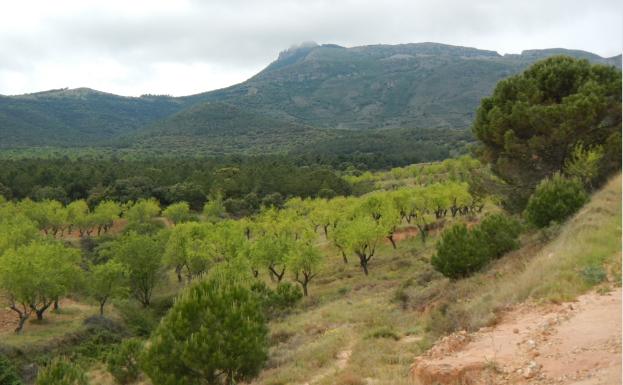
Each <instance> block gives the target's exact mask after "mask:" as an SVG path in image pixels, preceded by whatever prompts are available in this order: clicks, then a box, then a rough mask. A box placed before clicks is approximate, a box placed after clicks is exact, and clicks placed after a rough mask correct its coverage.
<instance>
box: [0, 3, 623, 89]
mask: <svg viewBox="0 0 623 385" xmlns="http://www.w3.org/2000/svg"><path fill="white" fill-rule="evenodd" d="M0 4H2V8H1V9H2V11H1V12H0V58H1V60H0V94H5V95H7V94H19V93H26V92H35V91H40V90H46V89H52V88H62V87H70V88H73V87H90V88H95V89H99V90H102V91H107V92H113V93H117V94H121V95H140V94H143V93H158V94H171V95H186V94H192V93H197V92H202V91H207V90H211V89H216V88H221V87H224V86H228V85H231V84H234V83H237V82H240V81H243V80H244V79H246V78H248V77H250V76H252V75H253V74H255V73H256V72H258V71H259V70H261V69H262V68H263V67H265V66H266V65H267V64H268V63H269V62H270V61H272V60H274V59H275V58H276V56H277V55H278V53H279V51H281V50H283V49H286V48H288V47H289V46H291V45H293V44H297V43H300V42H302V41H316V42H318V43H335V44H340V45H344V46H356V45H366V44H379V43H384V44H396V43H411V42H422V41H433V42H440V43H447V44H455V45H465V46H471V47H477V48H482V49H491V50H496V51H498V52H500V53H519V52H521V51H522V50H524V49H532V48H551V47H563V48H573V49H583V50H587V51H591V52H594V53H597V54H599V55H602V56H614V55H617V54H619V53H621V51H622V49H623V48H622V46H623V2H622V1H621V0H590V1H587V0H578V1H576V0H523V1H519V0H471V1H464V0H427V1H422V0H382V1H379V0H376V1H375V0H358V1H355V0H204V1H200V0H55V1H49V0H40V1H35V0H20V1H10V0H0Z"/></svg>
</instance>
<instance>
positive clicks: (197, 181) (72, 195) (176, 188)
mask: <svg viewBox="0 0 623 385" xmlns="http://www.w3.org/2000/svg"><path fill="white" fill-rule="evenodd" d="M350 193H351V188H350V185H349V183H348V182H346V181H345V180H344V179H342V178H341V177H340V176H338V175H337V174H336V173H335V172H334V171H333V170H331V169H330V168H328V167H326V166H321V165H311V166H301V165H297V164H295V163H294V162H293V161H292V160H290V159H288V158H285V157H253V158H251V157H249V158H242V157H232V158H228V159H151V160H119V159H102V158H99V159H98V158H77V159H70V158H67V157H65V158H54V159H13V160H10V159H4V160H0V195H2V196H4V197H5V198H8V199H23V198H27V197H29V198H32V199H34V200H44V199H55V200H58V201H60V202H69V201H73V200H78V199H85V200H86V201H87V203H88V204H89V205H90V206H94V205H96V204H98V203H99V202H101V201H103V200H115V201H118V202H128V201H136V200H138V199H142V198H149V197H154V198H156V199H158V200H159V201H160V202H161V203H162V204H165V205H168V204H170V203H173V202H178V201H186V202H188V203H189V204H190V205H191V207H192V208H195V209H200V208H201V207H202V206H203V203H204V202H205V201H206V200H207V199H208V197H210V196H215V195H219V196H220V197H222V199H223V200H224V202H225V204H226V206H229V207H231V208H232V209H233V210H234V211H238V212H241V213H243V212H244V211H247V210H249V211H253V210H254V208H255V207H259V206H260V204H261V203H262V200H271V203H276V204H278V203H279V202H280V201H282V200H284V199H285V198H287V197H293V196H298V197H331V196H335V195H349V194H350Z"/></svg>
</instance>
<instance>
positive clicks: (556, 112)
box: [473, 56, 621, 208]
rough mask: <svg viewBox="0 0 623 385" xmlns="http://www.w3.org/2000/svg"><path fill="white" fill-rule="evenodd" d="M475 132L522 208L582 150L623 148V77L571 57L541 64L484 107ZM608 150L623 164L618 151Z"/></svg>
mask: <svg viewBox="0 0 623 385" xmlns="http://www.w3.org/2000/svg"><path fill="white" fill-rule="evenodd" d="M473 132H474V134H475V135H476V137H477V138H478V139H479V140H480V141H481V142H482V144H483V148H482V150H483V152H482V155H483V158H484V159H485V160H487V161H488V162H490V163H491V165H492V168H493V171H494V172H495V173H496V174H497V175H498V176H500V177H501V178H502V179H503V180H505V181H506V182H508V183H510V184H511V185H513V186H515V188H516V191H515V194H513V195H512V197H510V198H511V199H510V204H511V207H515V208H521V207H523V205H525V202H526V201H527V198H528V196H529V195H530V193H531V192H532V190H533V189H534V187H535V186H536V185H537V183H538V182H539V181H540V180H541V179H543V178H544V177H546V176H549V175H552V174H553V173H554V172H557V171H560V170H562V168H563V166H564V164H565V161H567V160H568V159H569V157H570V156H571V154H572V153H573V151H574V148H575V146H576V144H577V143H579V142H582V143H583V144H584V145H586V146H598V145H601V144H604V143H607V142H610V141H614V142H616V141H617V139H616V137H618V138H619V139H618V142H619V143H620V135H621V72H620V71H619V70H617V69H616V68H614V67H607V66H603V65H592V64H590V63H589V62H588V61H587V60H577V59H573V58H570V57H565V56H558V57H552V58H548V59H545V60H543V61H540V62H537V63H535V64H534V65H532V66H531V67H530V68H529V69H527V70H526V71H525V72H523V73H522V74H519V75H516V76H512V77H510V78H508V79H505V80H502V81H501V82H499V83H498V85H497V86H496V88H495V90H494V92H493V95H492V96H490V97H488V98H484V99H483V100H482V102H481V104H480V107H479V108H478V111H477V115H476V119H475V121H474V125H473ZM608 148H609V149H611V151H617V154H618V158H620V153H621V148H620V146H618V148H617V147H614V146H610V147H608ZM606 158H609V157H606ZM615 166H616V165H615ZM609 167H612V166H609ZM618 167H620V163H619V166H618ZM611 171H612V170H608V169H602V170H601V172H602V173H608V172H611Z"/></svg>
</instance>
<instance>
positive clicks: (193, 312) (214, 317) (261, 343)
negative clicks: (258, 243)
mask: <svg viewBox="0 0 623 385" xmlns="http://www.w3.org/2000/svg"><path fill="white" fill-rule="evenodd" d="M267 335H268V328H267V326H266V321H265V319H264V316H263V310H262V306H261V304H260V301H259V298H258V297H257V296H256V295H255V294H254V293H253V292H251V290H249V289H248V288H247V287H245V286H243V285H241V284H240V283H238V282H237V281H236V280H233V281H232V280H230V279H216V278H214V277H211V278H209V279H205V280H201V281H197V282H196V283H195V284H193V285H192V286H191V287H189V288H188V290H187V291H186V292H185V293H184V294H182V295H181V296H180V297H179V299H178V300H177V301H176V302H175V305H173V308H171V310H170V311H169V312H168V313H167V315H166V316H165V317H164V318H163V319H162V321H161V322H160V324H159V326H158V328H157V329H156V330H155V332H154V333H153V335H152V339H151V343H150V344H148V345H147V347H146V351H145V354H144V356H143V362H144V370H145V372H146V373H147V375H148V376H149V377H150V378H151V380H152V382H153V383H154V385H221V384H227V385H233V384H235V383H237V382H238V381H243V380H248V379H251V378H253V377H254V376H255V375H257V373H258V372H259V371H260V369H261V367H262V366H263V364H264V362H265V361H266V359H267V348H268V343H267Z"/></svg>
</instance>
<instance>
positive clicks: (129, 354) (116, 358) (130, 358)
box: [106, 338, 143, 384]
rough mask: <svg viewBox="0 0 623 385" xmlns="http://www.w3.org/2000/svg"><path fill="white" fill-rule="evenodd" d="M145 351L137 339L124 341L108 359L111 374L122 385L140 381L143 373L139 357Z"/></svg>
mask: <svg viewBox="0 0 623 385" xmlns="http://www.w3.org/2000/svg"><path fill="white" fill-rule="evenodd" d="M142 350H143V342H142V341H141V340H139V339H137V338H131V339H127V340H125V341H123V342H122V343H121V344H119V345H118V346H117V347H116V348H115V349H113V351H111V352H110V353H109V355H108V357H107V359H106V364H107V367H108V371H109V372H110V374H112V375H113V377H115V380H117V382H118V383H120V384H128V383H131V382H134V381H136V380H137V379H138V376H139V375H140V373H141V370H140V367H139V355H140V353H141V351H142Z"/></svg>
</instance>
